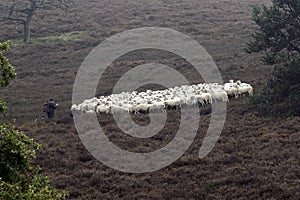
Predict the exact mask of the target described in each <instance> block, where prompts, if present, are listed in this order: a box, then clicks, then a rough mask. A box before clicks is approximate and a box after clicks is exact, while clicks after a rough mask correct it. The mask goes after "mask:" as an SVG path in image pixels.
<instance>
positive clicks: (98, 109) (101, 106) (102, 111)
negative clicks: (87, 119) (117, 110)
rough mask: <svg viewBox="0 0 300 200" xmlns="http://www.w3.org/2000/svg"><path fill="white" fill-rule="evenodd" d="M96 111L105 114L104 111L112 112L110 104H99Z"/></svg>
mask: <svg viewBox="0 0 300 200" xmlns="http://www.w3.org/2000/svg"><path fill="white" fill-rule="evenodd" d="M96 112H97V113H99V114H104V113H106V114H108V113H110V106H105V105H98V106H97V109H96Z"/></svg>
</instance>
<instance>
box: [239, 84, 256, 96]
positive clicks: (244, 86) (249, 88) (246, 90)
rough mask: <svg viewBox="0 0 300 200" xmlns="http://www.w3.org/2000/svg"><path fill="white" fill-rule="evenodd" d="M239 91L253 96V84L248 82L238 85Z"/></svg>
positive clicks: (241, 93)
mask: <svg viewBox="0 0 300 200" xmlns="http://www.w3.org/2000/svg"><path fill="white" fill-rule="evenodd" d="M238 90H239V93H240V95H241V96H242V95H244V94H246V95H249V96H253V88H252V86H251V85H249V84H246V83H241V84H240V85H239V87H238Z"/></svg>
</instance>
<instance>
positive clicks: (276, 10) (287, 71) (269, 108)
mask: <svg viewBox="0 0 300 200" xmlns="http://www.w3.org/2000/svg"><path fill="white" fill-rule="evenodd" d="M272 2H273V5H272V6H271V7H269V8H268V7H266V6H264V5H262V6H258V5H256V6H254V7H253V20H254V21H255V22H256V24H257V25H258V26H259V30H258V31H256V32H255V33H253V35H252V40H251V41H249V42H248V43H247V48H246V51H247V52H248V53H253V52H263V54H264V57H263V62H264V63H265V64H267V65H273V66H274V69H273V72H272V78H271V79H270V80H269V81H268V82H267V84H266V87H265V89H264V91H263V93H262V94H261V95H259V96H256V97H254V98H253V99H252V103H253V105H254V106H255V107H256V108H258V110H259V111H261V112H262V113H263V114H271V115H284V116H285V115H298V116H300V109H299V99H300V78H299V77H300V20H299V19H300V12H299V10H300V0H295V1H290V0H273V1H272Z"/></svg>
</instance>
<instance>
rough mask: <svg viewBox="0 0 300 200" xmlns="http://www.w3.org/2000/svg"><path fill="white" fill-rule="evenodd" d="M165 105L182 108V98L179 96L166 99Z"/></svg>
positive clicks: (171, 107) (170, 107) (167, 107)
mask: <svg viewBox="0 0 300 200" xmlns="http://www.w3.org/2000/svg"><path fill="white" fill-rule="evenodd" d="M165 107H166V109H170V110H172V109H175V110H176V109H178V108H180V99H179V98H178V97H177V98H174V99H169V100H166V101H165Z"/></svg>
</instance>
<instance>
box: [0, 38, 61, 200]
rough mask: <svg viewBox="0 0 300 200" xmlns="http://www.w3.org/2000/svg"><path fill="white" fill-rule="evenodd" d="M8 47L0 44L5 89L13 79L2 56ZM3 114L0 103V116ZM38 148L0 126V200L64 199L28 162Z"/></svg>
mask: <svg viewBox="0 0 300 200" xmlns="http://www.w3.org/2000/svg"><path fill="white" fill-rule="evenodd" d="M9 45H10V43H2V44H1V43H0V61H1V63H0V64H1V76H0V87H5V86H7V85H8V84H9V83H10V81H11V80H12V79H13V78H15V77H16V73H15V70H14V67H13V66H12V65H10V64H9V62H8V60H7V58H5V57H4V56H3V54H2V52H3V51H7V50H8V49H9ZM6 110H7V107H6V104H5V102H4V101H3V100H1V99H0V112H5V111H6ZM40 147H41V146H40V145H39V144H38V143H36V142H34V141H33V140H32V139H30V138H29V137H28V136H27V135H25V134H24V133H23V132H20V131H18V130H16V129H15V128H14V127H13V126H12V125H6V124H3V123H2V122H0V199H1V200H2V199H3V200H6V199H16V200H19V199H20V200H21V199H22V200H23V199H25V200H27V199H28V200H44V199H53V200H58V199H64V198H65V197H66V193H65V192H58V191H57V190H56V189H55V188H53V187H52V186H51V185H50V183H49V178H48V177H46V176H43V175H42V174H40V169H39V167H32V166H31V164H30V162H31V160H32V159H33V158H35V156H36V150H38V149H39V148H40Z"/></svg>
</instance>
